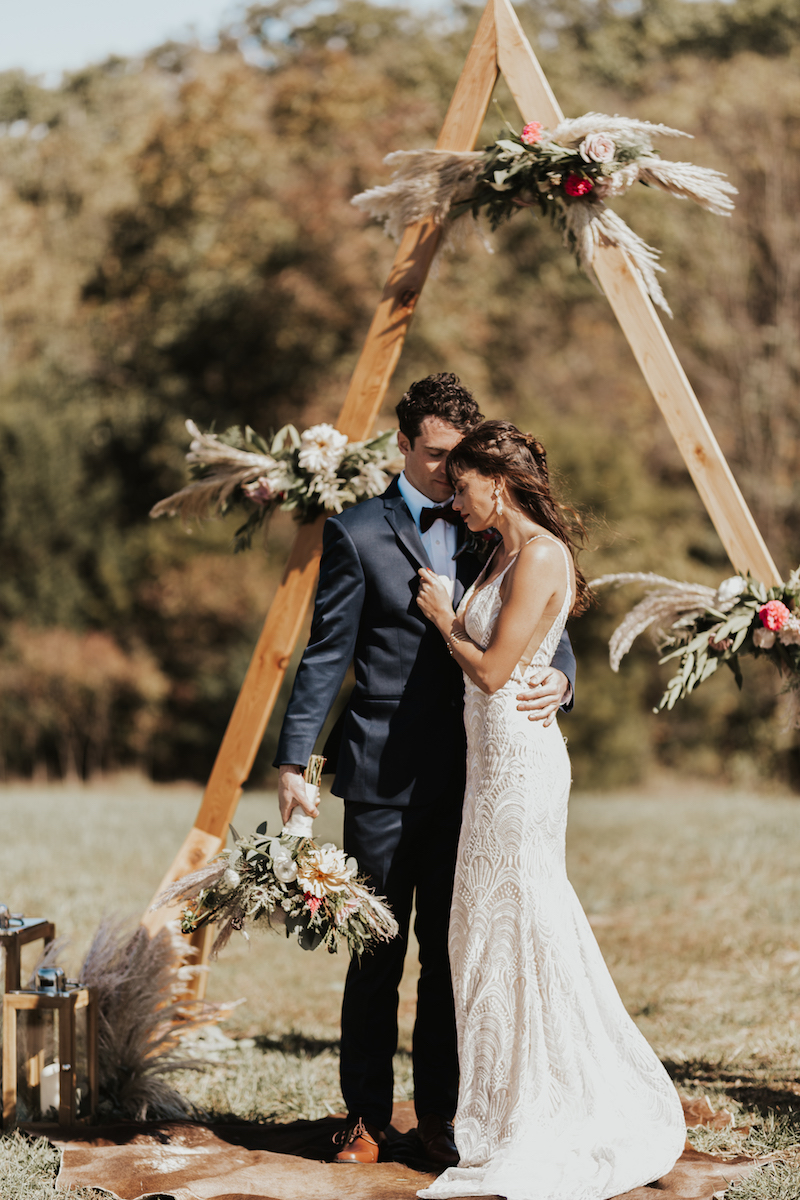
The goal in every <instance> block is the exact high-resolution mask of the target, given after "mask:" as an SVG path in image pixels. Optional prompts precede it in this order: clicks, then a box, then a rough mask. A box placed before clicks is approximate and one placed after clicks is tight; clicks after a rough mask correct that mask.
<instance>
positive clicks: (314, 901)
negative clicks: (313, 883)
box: [303, 892, 322, 915]
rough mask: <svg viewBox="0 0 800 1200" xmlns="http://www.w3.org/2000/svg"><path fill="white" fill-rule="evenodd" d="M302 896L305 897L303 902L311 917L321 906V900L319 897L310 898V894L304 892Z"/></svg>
mask: <svg viewBox="0 0 800 1200" xmlns="http://www.w3.org/2000/svg"><path fill="white" fill-rule="evenodd" d="M303 896H304V897H305V902H306V904H307V906H308V907H309V908H310V909H311V913H312V915H313V914H314V913H315V912H316V911H317V909H318V908H319V906H320V904H322V900H321V899H320V897H319V896H312V895H311V892H304V893H303Z"/></svg>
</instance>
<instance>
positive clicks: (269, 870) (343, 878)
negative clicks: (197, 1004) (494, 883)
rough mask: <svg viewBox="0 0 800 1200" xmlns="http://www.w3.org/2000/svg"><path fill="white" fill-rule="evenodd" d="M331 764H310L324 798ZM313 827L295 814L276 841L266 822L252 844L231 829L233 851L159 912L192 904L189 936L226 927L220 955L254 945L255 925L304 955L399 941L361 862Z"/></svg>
mask: <svg viewBox="0 0 800 1200" xmlns="http://www.w3.org/2000/svg"><path fill="white" fill-rule="evenodd" d="M324 762H325V759H324V758H322V757H321V756H320V755H318V754H315V755H312V756H311V758H310V759H309V760H308V767H307V768H306V771H305V780H306V787H307V788H308V789H314V791H315V792H316V791H318V788H319V779H320V775H321V774H322V767H323V765H324ZM312 827H313V821H312V819H311V817H308V816H306V815H305V814H304V813H301V812H300V810H299V809H297V808H295V809H294V811H293V813H292V816H291V819H290V820H289V821H288V822H287V824H286V825H284V827H283V830H282V831H281V833H280V834H278V835H277V836H275V837H270V836H269V835H268V833H267V826H266V822H264V823H262V824H261V825H259V827H258V829H257V830H256V832H255V833H253V834H249V835H248V836H246V837H239V836H238V834H237V833H236V831H235V830H234V829H233V828H231V832H232V833H233V837H234V847H233V849H232V850H223V851H222V853H221V854H218V855H217V857H216V858H214V859H213V860H212V861H211V862H210V863H209V864H208V865H207V866H205V867H203V868H201V870H199V871H195V872H193V873H192V874H191V875H186V876H184V878H183V879H179V880H178V881H177V882H176V883H174V884H173V885H172V886H171V887H169V888H167V890H166V891H165V892H163V893H162V895H161V896H159V898H158V901H157V906H159V907H160V906H162V905H165V904H174V903H175V902H176V901H186V902H187V904H186V907H185V908H184V910H183V913H182V919H181V929H182V931H183V932H184V933H193V932H194V931H195V930H196V929H200V928H201V927H202V926H203V925H207V924H210V923H213V924H217V925H219V927H220V929H219V933H218V935H217V938H216V941H215V942H214V946H213V948H212V954H213V955H216V954H217V953H218V952H219V951H220V950H221V949H222V947H223V946H224V945H225V944H226V943H227V942H228V940H229V938H230V936H231V934H232V933H233V932H234V931H237V930H238V931H239V932H240V933H242V934H244V936H245V937H247V936H248V933H247V927H248V926H251V925H258V926H271V927H272V928H281V927H283V928H285V930H286V936H287V938H288V937H296V938H297V941H298V943H299V945H300V946H301V947H302V948H303V950H316V948H317V947H318V946H320V945H324V946H325V948H326V949H327V950H328V951H329V952H330V953H331V954H335V953H336V951H337V950H338V948H339V943H340V942H342V941H343V942H345V943H346V944H347V948H348V950H349V951H350V953H351V954H356V955H358V956H359V957H360V956H361V954H362V953H363V952H364V950H366V949H367V948H368V947H369V946H370V945H371V943H373V942H376V941H389V940H390V939H391V938H393V937H395V936H396V934H397V932H398V927H397V922H396V921H395V919H394V917H393V915H392V913H391V910H390V909H389V907H388V905H387V904H386V902H385V901H384V900H382V899H381V898H380V897H378V896H376V895H375V894H374V892H373V891H372V890H371V889H370V888H369V887H367V886H366V884H365V882H364V881H363V879H362V878H360V877H359V875H358V863H357V862H356V860H355V859H354V858H346V857H345V853H344V851H343V850H340V849H338V848H337V847H336V846H334V845H333V843H332V842H326V843H325V844H324V845H322V846H319V845H317V843H316V842H315V841H314V840H313V838H312V836H311V834H312V831H313V830H312Z"/></svg>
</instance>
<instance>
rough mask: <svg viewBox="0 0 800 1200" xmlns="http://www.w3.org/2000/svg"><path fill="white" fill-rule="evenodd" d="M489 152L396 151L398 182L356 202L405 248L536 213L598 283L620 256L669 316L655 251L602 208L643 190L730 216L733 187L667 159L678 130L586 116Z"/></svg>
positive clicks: (529, 131)
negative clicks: (469, 224)
mask: <svg viewBox="0 0 800 1200" xmlns="http://www.w3.org/2000/svg"><path fill="white" fill-rule="evenodd" d="M508 129H509V132H508V136H507V137H503V138H498V140H497V141H495V142H493V143H492V144H491V146H487V147H486V149H485V150H475V151H450V150H399V151H396V152H395V153H394V154H390V155H389V156H388V157H387V158H386V160H385V161H386V162H387V163H388V164H390V165H391V166H393V167H394V168H395V173H394V175H393V177H392V181H391V183H389V184H386V185H385V186H383V187H376V188H371V189H370V190H369V191H366V192H361V193H360V194H359V195H358V196H355V197H354V198H353V201H352V203H353V204H355V205H356V207H357V208H359V209H361V211H362V212H365V213H367V214H368V215H369V216H372V217H376V218H377V219H378V220H380V221H382V222H383V225H384V229H385V230H386V232H387V233H388V234H389V235H390V236H392V237H394V238H397V239H398V240H399V238H400V236H401V235H402V232H403V229H404V228H405V227H406V226H407V225H411V224H413V223H415V222H416V221H421V220H423V219H425V218H432V219H433V220H434V221H435V222H436V223H437V224H440V225H444V224H445V222H446V221H447V220H448V219H455V218H457V217H460V216H462V215H463V214H464V213H468V212H469V213H472V215H473V217H478V216H479V214H480V213H482V212H485V213H486V215H487V216H488V218H489V224H490V225H491V228H492V229H496V228H497V227H498V225H500V224H502V223H503V222H504V221H507V220H508V219H509V218H510V217H512V216H513V215H514V214H515V213H518V212H520V211H521V210H522V209H526V208H527V209H538V211H539V212H540V213H541V214H542V216H547V217H550V219H551V220H552V222H553V224H554V225H555V226H556V227H557V228H558V229H559V230H560V232H561V234H562V236H563V240H564V243H565V245H566V246H567V247H568V248H569V249H570V250H571V251H572V253H573V254H574V255H575V257H576V258H577V260H578V265H579V266H580V267H581V268H582V269H583V270H584V271H585V272H586V273H587V275H589V277H590V278H592V279H594V274H593V270H592V263H593V261H594V256H595V252H596V250H597V247H598V246H603V245H612V246H619V247H620V248H621V249H623V250H624V251H625V252H626V253H627V254H628V255H629V256H630V259H631V261H632V262H633V264H634V266H635V267H636V269H637V270H638V271H639V273H640V275H641V277H642V280H643V281H644V285H645V287H646V288H647V291H648V293H649V294H650V297H651V299H652V300H653V302H654V303H655V304H658V305H659V306H660V307H661V308H662V309H663V310H664V312H666V313H667V314H668V315H670V316H671V315H672V314H671V312H670V309H669V305H668V304H667V301H666V299H665V297H664V293H663V292H662V290H661V287H660V285H659V282H658V279H657V277H656V271H662V270H663V267H661V266H660V265H659V262H658V251H657V250H654V249H653V247H652V246H649V245H648V244H647V242H645V241H644V240H643V239H642V238H641V237H639V235H638V234H637V233H635V232H634V231H633V230H632V229H631V228H630V227H629V226H628V225H626V223H625V222H624V221H623V220H622V218H621V217H618V216H617V214H616V213H615V212H612V211H611V210H610V209H608V208H606V206H605V203H604V201H605V200H608V199H612V198H614V197H616V196H622V195H624V193H625V192H627V191H628V190H629V189H630V188H631V187H633V185H634V184H635V183H637V182H639V183H642V184H644V185H645V186H646V187H655V188H659V189H660V190H661V191H664V192H669V193H670V194H671V195H673V196H677V197H678V198H679V199H681V200H694V201H695V203H696V204H699V205H701V206H702V207H703V208H706V209H708V210H709V212H713V213H716V214H717V215H719V216H729V215H730V213H731V211H732V210H733V204H732V202H731V196H732V195H734V194H735V193H736V188H735V187H734V186H733V185H732V184H731V183H729V182H728V181H727V180H726V179H725V176H724V175H722V174H720V172H719V171H714V170H711V169H710V168H708V167H697V166H695V165H694V164H693V163H683V162H670V161H668V160H665V159H662V158H661V156H660V155H659V153H658V151H657V150H656V149H655V148H654V146H653V138H654V137H656V136H658V137H690V136H691V135H690V134H687V133H683V132H682V131H681V130H680V129H671V128H670V127H669V126H667V125H653V124H651V123H650V122H649V121H637V120H635V119H632V118H629V117H619V116H615V117H611V116H607V115H606V114H604V113H585V114H584V115H583V116H582V117H576V118H575V119H574V120H567V121H562V122H561V124H560V125H558V127H557V128H556V129H553V130H548V129H544V128H543V127H542V125H540V124H539V122H538V121H530V122H529V123H528V124H527V125H525V126H524V128H523V129H522V130H521V131H520V132H519V133H517V132H516V130H514V129H513V128H512V127H511V126H509V127H508Z"/></svg>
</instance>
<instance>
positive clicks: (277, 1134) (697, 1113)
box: [51, 1100, 767, 1200]
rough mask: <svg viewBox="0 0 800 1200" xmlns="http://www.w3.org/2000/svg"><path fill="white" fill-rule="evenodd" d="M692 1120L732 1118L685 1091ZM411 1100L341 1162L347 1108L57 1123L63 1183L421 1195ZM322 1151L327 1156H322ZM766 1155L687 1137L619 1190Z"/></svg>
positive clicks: (200, 1198) (733, 1170)
mask: <svg viewBox="0 0 800 1200" xmlns="http://www.w3.org/2000/svg"><path fill="white" fill-rule="evenodd" d="M684 1112H685V1114H686V1118H687V1125H700V1124H703V1125H716V1126H725V1125H729V1124H731V1117H730V1115H729V1114H728V1113H724V1112H723V1113H714V1112H713V1110H712V1109H711V1106H710V1104H709V1103H708V1101H707V1100H700V1101H698V1100H695V1101H684ZM415 1125H416V1118H415V1117H414V1110H413V1106H412V1105H411V1104H398V1105H396V1106H395V1110H394V1113H393V1115H392V1133H391V1140H390V1141H389V1142H388V1144H387V1146H386V1147H385V1148H384V1149H385V1154H384V1157H385V1160H386V1161H381V1162H380V1163H377V1164H375V1165H374V1166H342V1165H338V1164H334V1163H330V1162H327V1161H324V1160H326V1159H327V1158H329V1157H330V1154H331V1138H332V1136H333V1134H334V1133H336V1132H337V1131H338V1130H339V1129H341V1128H342V1126H343V1119H342V1118H341V1117H325V1118H323V1119H322V1120H320V1121H293V1122H292V1123H291V1124H286V1125H255V1124H248V1123H245V1122H242V1123H241V1124H230V1125H200V1124H194V1123H191V1122H188V1121H164V1122H150V1123H148V1124H144V1125H114V1126H105V1127H103V1128H93V1129H91V1130H88V1129H86V1128H85V1127H84V1128H83V1129H82V1130H75V1131H72V1132H71V1133H69V1134H63V1133H60V1134H56V1133H53V1134H52V1136H51V1141H52V1142H53V1143H54V1145H57V1146H58V1147H59V1148H60V1149H61V1151H62V1157H61V1169H60V1171H59V1175H58V1179H57V1181H56V1186H57V1187H58V1188H60V1189H62V1190H64V1191H66V1190H68V1189H69V1188H71V1187H91V1188H98V1189H100V1190H102V1191H105V1192H108V1193H110V1194H111V1195H112V1196H116V1197H117V1198H118V1200H144V1198H146V1197H156V1196H158V1197H164V1196H172V1197H174V1200H244V1198H245V1197H252V1198H257V1200H412V1198H413V1197H414V1196H415V1195H416V1192H417V1190H418V1189H419V1188H421V1187H424V1186H425V1185H426V1184H427V1183H428V1182H429V1181H430V1180H432V1179H433V1178H434V1177H435V1172H432V1171H431V1169H430V1164H427V1163H425V1162H424V1160H423V1159H422V1157H421V1151H422V1148H421V1144H420V1143H419V1141H418V1140H417V1138H416V1134H415ZM320 1160H322V1161H320ZM764 1161H767V1160H765V1159H759V1160H754V1159H751V1158H743V1157H738V1158H723V1157H717V1156H714V1155H710V1154H701V1153H700V1152H699V1151H697V1150H693V1149H692V1148H691V1147H690V1146H689V1145H688V1143H687V1146H686V1149H685V1151H684V1153H683V1155H682V1156H681V1158H680V1160H679V1161H678V1163H677V1164H676V1166H675V1167H674V1169H673V1170H672V1171H670V1173H669V1174H668V1175H665V1176H664V1178H663V1179H659V1180H657V1181H655V1182H654V1183H652V1184H650V1185H649V1186H648V1187H642V1188H636V1190H635V1191H632V1192H626V1193H625V1196H624V1198H620V1200H713V1198H714V1197H715V1196H720V1195H721V1194H722V1193H723V1192H724V1191H725V1189H726V1188H728V1187H729V1186H730V1185H731V1184H732V1183H733V1182H735V1181H736V1180H739V1179H741V1178H743V1176H745V1175H747V1174H748V1173H749V1172H750V1171H752V1170H754V1169H755V1168H756V1167H757V1166H758V1165H759V1163H761V1162H764Z"/></svg>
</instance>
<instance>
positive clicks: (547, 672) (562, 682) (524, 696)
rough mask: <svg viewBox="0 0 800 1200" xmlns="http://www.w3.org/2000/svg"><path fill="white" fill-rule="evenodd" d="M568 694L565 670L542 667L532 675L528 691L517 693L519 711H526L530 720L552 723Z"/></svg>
mask: <svg viewBox="0 0 800 1200" xmlns="http://www.w3.org/2000/svg"><path fill="white" fill-rule="evenodd" d="M568 696H569V680H568V679H567V677H566V675H565V674H564V673H563V671H557V670H556V669H555V667H542V669H541V670H540V671H537V672H536V674H535V675H533V676H532V678H531V682H530V687H529V689H528V691H526V692H519V693H518V694H517V711H518V712H526V713H527V714H528V720H529V721H542V722H544V724H545V725H551V724H552V723H553V721H554V720H555V715H556V713H557V712H558V710H559V709H560V708H561V705H562V704H563V703H564V701H565V700H566V699H567V698H568Z"/></svg>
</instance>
